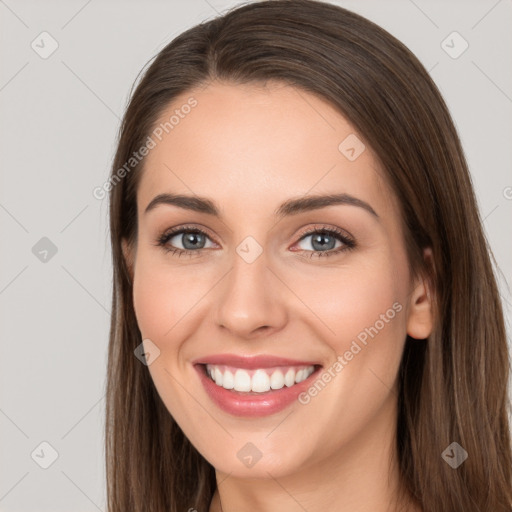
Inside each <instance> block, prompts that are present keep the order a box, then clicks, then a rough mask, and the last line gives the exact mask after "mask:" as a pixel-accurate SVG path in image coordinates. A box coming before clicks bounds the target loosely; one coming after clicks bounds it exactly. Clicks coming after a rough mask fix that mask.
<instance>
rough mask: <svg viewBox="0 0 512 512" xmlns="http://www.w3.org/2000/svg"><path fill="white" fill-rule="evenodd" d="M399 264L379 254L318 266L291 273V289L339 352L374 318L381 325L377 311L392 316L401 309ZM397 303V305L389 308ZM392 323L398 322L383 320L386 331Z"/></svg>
mask: <svg viewBox="0 0 512 512" xmlns="http://www.w3.org/2000/svg"><path fill="white" fill-rule="evenodd" d="M399 267H400V266H399V265H397V264H396V261H392V259H391V258H388V257H387V256H385V255H383V257H382V258H373V259H368V260H366V262H364V264H360V265H357V266H356V265H347V266H346V267H341V266H340V267H339V268H338V269H336V270H333V269H322V272H318V271H316V272H315V273H314V275H311V274H310V275H309V277H307V278H306V277H304V276H301V277H300V279H297V276H295V278H294V280H293V282H294V283H296V284H295V287H294V291H296V293H297V296H299V297H301V298H302V299H303V302H304V303H305V304H306V305H307V306H308V308H309V309H310V310H311V311H312V312H313V313H314V314H315V317H316V318H317V319H318V320H319V321H320V322H316V323H317V324H318V325H322V326H323V327H322V335H323V337H324V338H325V339H330V340H331V343H330V344H331V346H332V348H333V349H335V350H336V352H337V353H340V351H342V350H346V348H345V346H346V344H347V343H349V344H350V341H351V340H352V339H355V338H357V336H358V335H360V333H364V332H365V328H369V327H370V326H373V325H374V324H375V323H376V322H378V325H377V326H378V327H382V322H381V315H384V316H385V317H386V318H385V320H387V319H395V317H397V314H396V313H397V309H404V308H403V306H404V305H403V304H401V303H402V302H403V298H402V297H403V288H404V286H403V283H404V279H403V276H401V275H398V273H397V270H396V269H397V268H399ZM291 277H292V276H290V278H291ZM397 303H398V304H400V305H401V307H400V306H395V308H393V304H397ZM400 321H401V319H400ZM393 323H394V324H397V323H398V324H400V322H386V331H387V332H390V331H391V329H390V327H391V324H393ZM361 337H363V338H364V334H363V335H362V336H361Z"/></svg>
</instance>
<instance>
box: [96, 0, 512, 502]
mask: <svg viewBox="0 0 512 512" xmlns="http://www.w3.org/2000/svg"><path fill="white" fill-rule="evenodd" d="M110 184H111V189H110V227H111V241H112V250H113V264H114V290H113V308H112V311H113V316H112V325H111V335H110V346H109V370H108V372H109V373H108V389H107V423H106V462H107V495H108V497H107V500H108V510H109V511H110V512H121V511H123V512H126V511H142V510H145V511H149V510H151V511H159V512H160V511H162V512H164V511H166V512H169V511H172V512H175V511H185V510H197V511H200V512H202V511H210V512H218V511H224V512H230V511H237V512H239V511H246V510H247V511H248V510H251V511H263V510H275V509H279V510H281V511H292V510H308V512H314V511H317V510H323V511H325V510H329V511H330V510H333V511H338V510H352V511H355V510H358V511H363V510H364V511H367V510H372V511H374V512H381V511H382V512H384V511H390V510H404V511H424V512H427V511H428V512H431V511H450V512H454V511H455V512H457V511H461V512H462V511H465V512H470V511H474V512H476V511H493V512H501V511H503V512H504V511H508V512H510V510H512V472H511V465H512V454H511V439H510V425H509V419H508V416H507V415H508V413H509V410H510V409H509V406H510V403H509V399H508V396H507V392H508V389H507V382H508V377H509V371H510V363H509V358H508V352H507V343H506V335H505V327H504V319H503V313H502V308H501V303H500V299H499V294H498V290H497V286H496V281H495V277H494V274H493V268H492V264H491V261H490V250H489V248H488V246H487V243H486V240H485V237H484V235H483V231H482V226H481V220H480V217H479V214H478V210H477V206H476V200H475V196H474V192H473V189H472V185H471V181H470V177H469V173H468V167H467V163H466V160H465V157H464V154H463V150H462V147H461V143H460V141H459V138H458V136H457V133H456V131H455V128H454V125H453V122H452V120H451V118H450V115H449V113H448V109H447V107H446V105H445V103H444V101H443V99H442V98H441V96H440V93H439V91H438V89H437V88H436V86H435V84H434V83H433V81H432V80H431V79H430V77H429V75H428V73H427V72H426V71H425V69H424V68H423V66H422V65H421V64H420V63H419V62H418V60H417V59H416V58H415V57H414V56H413V55H412V54H411V52H410V51H409V50H408V49H407V48H405V47H404V45H403V44H401V43H400V42H399V41H397V40H396V39H395V38H394V37H392V36H391V35H390V34H388V33H387V32H385V31H384V30H383V29H381V28H380V27H378V26H376V25H375V24H373V23H371V22H370V21H368V20H366V19H364V18H362V17H361V16H358V15H356V14H354V13H352V12H349V11H347V10H345V9H342V8H340V7H337V6H334V5H331V4H327V3H323V2H317V1H311V0H273V1H267V2H257V3H251V4H247V5H242V6H240V7H238V8H236V9H233V10H231V11H230V12H228V13H227V14H225V15H223V16H221V17H218V18H217V19H214V20H212V21H209V22H207V23H203V24H200V25H198V26H196V27H193V28H191V29H190V30H187V31H186V32H184V33H183V34H181V35H180V36H178V37H177V38H176V39H174V40H173V41H172V42H171V43H170V44H169V45H167V46H166V47H165V48H164V49H163V50H162V51H161V52H160V53H159V54H158V55H157V57H156V59H155V60H154V61H153V62H152V64H151V65H150V67H149V68H148V69H147V71H146V72H145V74H144V76H143V78H142V79H141V81H140V83H139V84H138V86H137V88H136V90H135V92H134V93H133V96H132V98H131V101H130V104H129V106H128V108H127V111H126V113H125V116H124V119H123V123H122V126H121V132H120V138H119V144H118V149H117V153H116V156H115V161H114V165H113V168H112V175H111V179H110ZM327 256H328V257H327Z"/></svg>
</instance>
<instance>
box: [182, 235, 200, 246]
mask: <svg viewBox="0 0 512 512" xmlns="http://www.w3.org/2000/svg"><path fill="white" fill-rule="evenodd" d="M201 237H203V244H199V245H200V247H199V248H200V249H202V248H203V247H204V236H203V235H202V234H201V233H187V234H184V235H183V247H185V249H197V248H198V245H197V240H198V238H199V239H201ZM189 243H191V244H192V245H191V246H188V244H189Z"/></svg>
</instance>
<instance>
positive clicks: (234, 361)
mask: <svg viewBox="0 0 512 512" xmlns="http://www.w3.org/2000/svg"><path fill="white" fill-rule="evenodd" d="M192 364H204V365H206V364H217V365H220V364H223V365H226V366H233V367H235V368H245V369H247V370H256V369H258V368H273V367H275V366H321V365H320V363H319V362H318V361H311V360H303V361H301V360H298V359H288V358H285V357H279V356H273V355H259V356H239V355H235V354H215V355H211V356H207V357H203V358H199V359H196V360H195V361H192Z"/></svg>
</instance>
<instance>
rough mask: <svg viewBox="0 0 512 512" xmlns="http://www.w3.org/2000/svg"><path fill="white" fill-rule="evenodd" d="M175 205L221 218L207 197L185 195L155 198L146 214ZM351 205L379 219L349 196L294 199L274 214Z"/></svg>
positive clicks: (360, 200) (215, 206)
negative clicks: (165, 206)
mask: <svg viewBox="0 0 512 512" xmlns="http://www.w3.org/2000/svg"><path fill="white" fill-rule="evenodd" d="M162 204H166V205H173V206H178V207H179V208H183V209H185V210H192V211H195V212H199V213H206V214H207V215H212V216H214V217H218V218H220V217H221V214H220V208H219V207H218V206H217V205H216V204H215V202H213V201H212V200H210V199H208V198H206V197H199V196H188V195H183V194H159V195H157V196H156V197H154V198H153V199H152V200H151V202H150V203H149V204H148V206H147V207H146V209H145V211H144V213H145V214H146V213H148V212H149V211H151V210H154V209H155V208H156V207H157V206H158V205H162ZM333 205H349V206H357V207H359V208H363V209H364V210H366V211H367V212H369V213H371V214H372V215H373V216H374V217H376V218H377V219H378V218H379V216H378V215H377V212H376V211H375V210H374V209H373V208H372V207H371V206H370V205H369V204H368V203H366V202H365V201H363V200H362V199H358V198H357V197H354V196H351V195H349V194H329V195H314V196H306V197H298V198H292V199H289V200H287V201H285V202H284V203H283V204H281V206H279V208H278V209H277V210H276V211H275V212H274V215H275V216H277V217H280V218H281V217H286V216H290V215H297V214H299V213H303V212H308V211H313V210H320V209H321V208H326V207H327V206H333Z"/></svg>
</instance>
